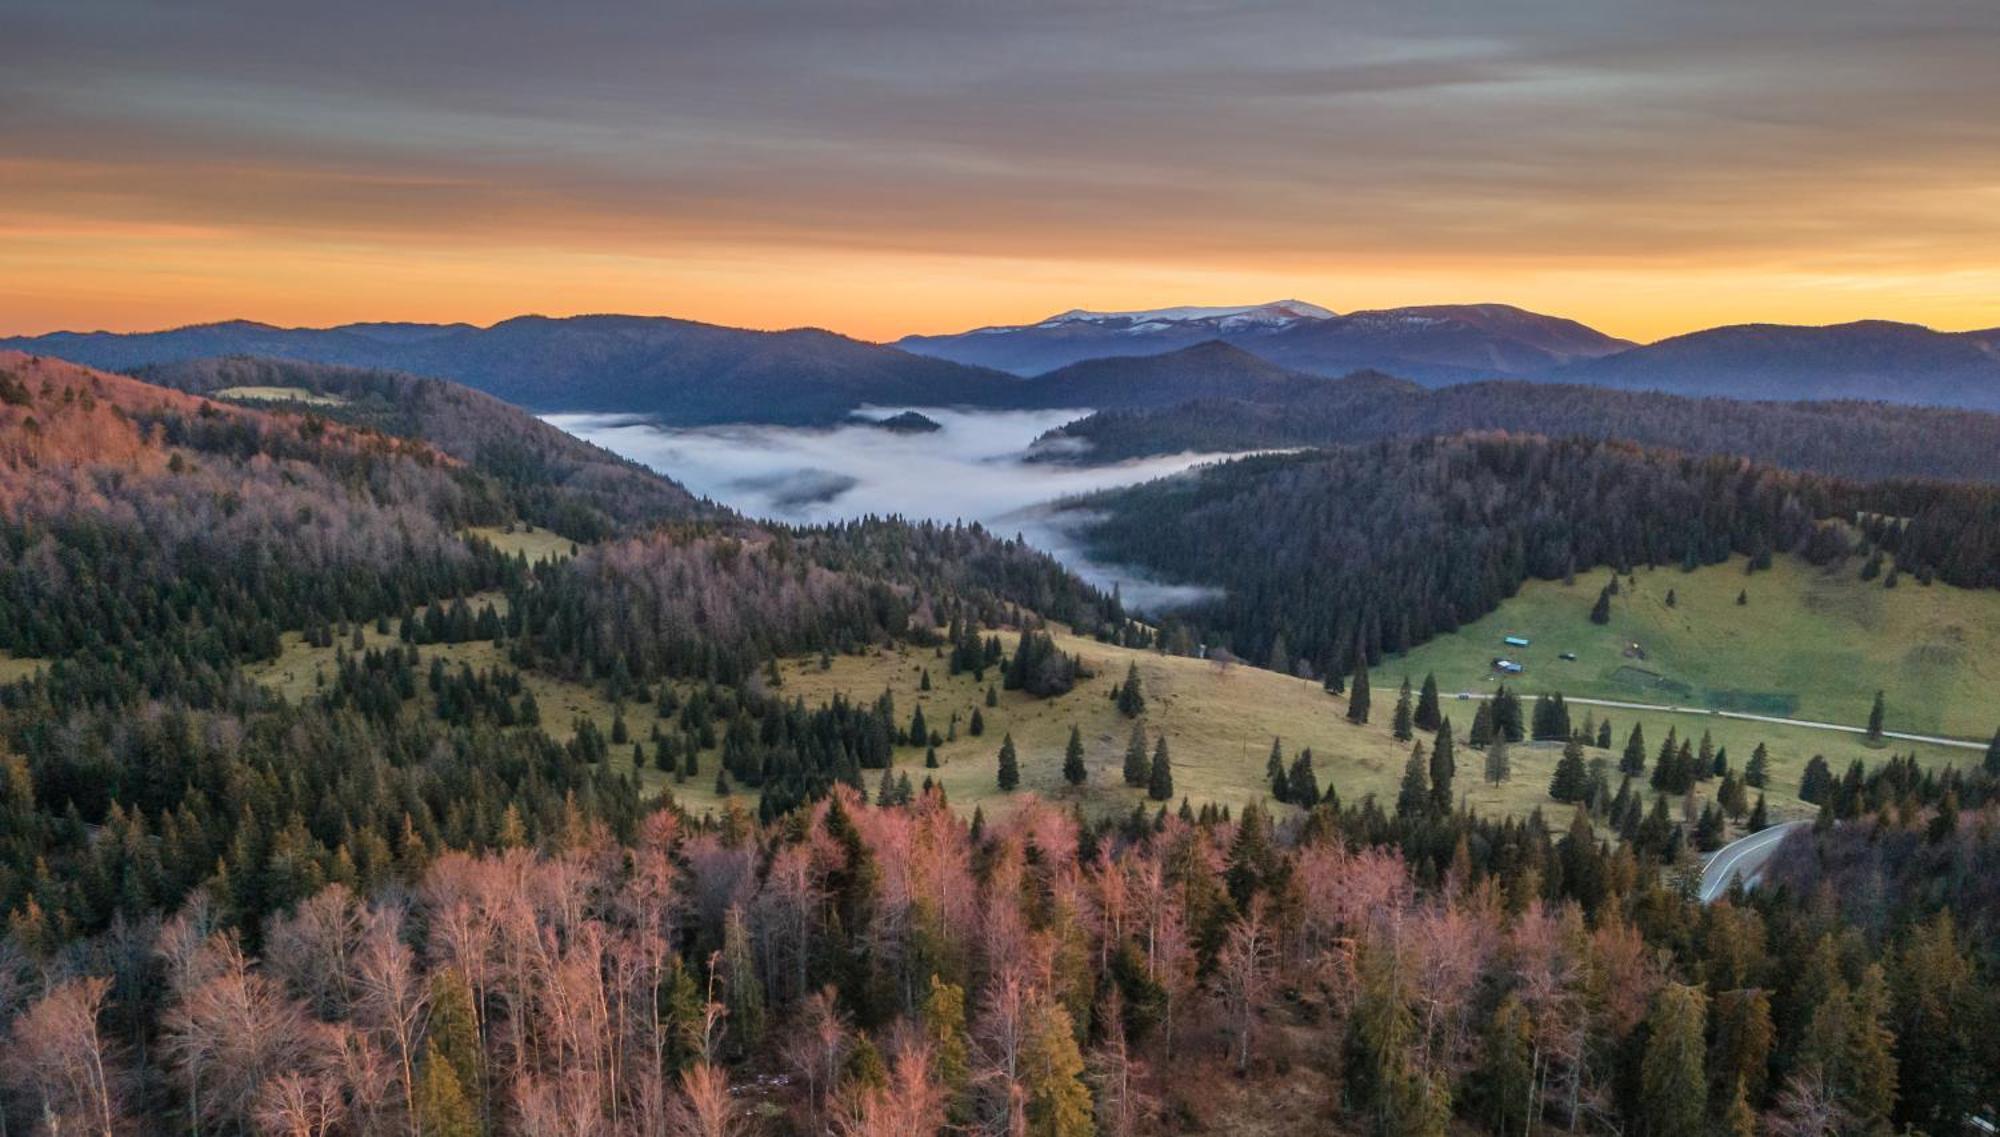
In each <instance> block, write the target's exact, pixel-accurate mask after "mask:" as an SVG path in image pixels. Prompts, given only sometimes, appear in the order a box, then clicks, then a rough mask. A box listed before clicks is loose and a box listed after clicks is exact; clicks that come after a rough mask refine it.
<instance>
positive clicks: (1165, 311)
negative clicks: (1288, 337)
mask: <svg viewBox="0 0 2000 1137" xmlns="http://www.w3.org/2000/svg"><path fill="white" fill-rule="evenodd" d="M1332 315H1333V313H1332V312H1330V311H1328V310H1327V309H1325V308H1322V307H1320V306H1319V305H1317V304H1308V303H1306V302H1305V301H1303V300H1273V301H1271V302H1270V303H1268V304H1243V305H1238V306H1236V307H1226V308H1197V307H1185V308H1152V309H1148V310H1146V311H1141V312H1093V311H1090V310H1088V309H1084V308H1072V309H1070V310H1069V311H1067V312H1063V313H1060V314H1059V315H1054V316H1050V317H1049V318H1048V319H1046V320H1043V321H1042V322H1041V323H1039V324H1037V325H1035V326H1036V327H1039V328H1052V327H1058V326H1060V325H1063V324H1100V325H1106V326H1117V327H1123V328H1124V329H1126V330H1128V331H1135V332H1137V331H1147V332H1153V331H1162V330H1165V329H1166V328H1167V327H1169V326H1171V325H1174V324H1214V325H1216V326H1217V327H1219V328H1224V329H1228V328H1240V327H1255V326H1258V325H1279V324H1289V323H1293V322H1295V321H1298V320H1324V319H1327V318H1328V317H1330V316H1332Z"/></svg>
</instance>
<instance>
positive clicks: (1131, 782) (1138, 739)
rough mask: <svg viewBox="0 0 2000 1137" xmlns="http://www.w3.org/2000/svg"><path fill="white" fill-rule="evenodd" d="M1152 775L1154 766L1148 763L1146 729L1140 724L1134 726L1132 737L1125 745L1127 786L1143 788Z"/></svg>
mask: <svg viewBox="0 0 2000 1137" xmlns="http://www.w3.org/2000/svg"><path fill="white" fill-rule="evenodd" d="M1151 774H1152V766H1151V765H1149V764H1148V763H1147V761H1146V728H1145V726H1143V725H1142V724H1140V723H1136V722H1135V723H1133V724H1132V737H1131V738H1130V739H1128V740H1127V741H1126V743H1125V784H1126V785H1128V786H1143V785H1145V784H1146V779H1147V778H1148V777H1149V776H1151Z"/></svg>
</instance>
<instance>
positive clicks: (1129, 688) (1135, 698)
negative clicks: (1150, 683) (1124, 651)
mask: <svg viewBox="0 0 2000 1137" xmlns="http://www.w3.org/2000/svg"><path fill="white" fill-rule="evenodd" d="M1118 712H1119V713H1120V714H1122V715H1124V716H1125V717H1126V718H1128V719H1135V718H1138V717H1139V716H1140V715H1142V714H1144V713H1146V692H1145V689H1144V688H1143V687H1142V686H1141V685H1140V683H1139V664H1138V661H1136V660H1135V661H1133V662H1131V663H1128V664H1126V665H1125V682H1124V684H1123V685H1122V686H1120V687H1119V688H1118Z"/></svg>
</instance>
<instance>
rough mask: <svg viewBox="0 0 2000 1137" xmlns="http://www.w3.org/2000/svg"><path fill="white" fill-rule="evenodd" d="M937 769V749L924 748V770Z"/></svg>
mask: <svg viewBox="0 0 2000 1137" xmlns="http://www.w3.org/2000/svg"><path fill="white" fill-rule="evenodd" d="M937 768H938V756H937V747H935V746H926V747H924V769H926V770H935V769H937Z"/></svg>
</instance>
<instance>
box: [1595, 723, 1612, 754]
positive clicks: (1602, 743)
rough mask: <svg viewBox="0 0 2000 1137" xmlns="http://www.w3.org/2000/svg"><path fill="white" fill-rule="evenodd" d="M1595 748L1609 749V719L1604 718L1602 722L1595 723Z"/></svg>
mask: <svg viewBox="0 0 2000 1137" xmlns="http://www.w3.org/2000/svg"><path fill="white" fill-rule="evenodd" d="M1597 748H1598V749H1599V750H1609V749H1611V720H1610V719H1605V720H1604V721H1603V722H1601V723H1598V724H1597Z"/></svg>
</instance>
